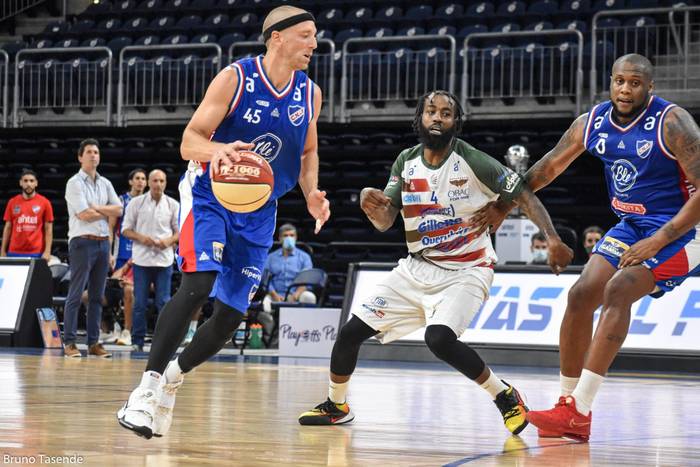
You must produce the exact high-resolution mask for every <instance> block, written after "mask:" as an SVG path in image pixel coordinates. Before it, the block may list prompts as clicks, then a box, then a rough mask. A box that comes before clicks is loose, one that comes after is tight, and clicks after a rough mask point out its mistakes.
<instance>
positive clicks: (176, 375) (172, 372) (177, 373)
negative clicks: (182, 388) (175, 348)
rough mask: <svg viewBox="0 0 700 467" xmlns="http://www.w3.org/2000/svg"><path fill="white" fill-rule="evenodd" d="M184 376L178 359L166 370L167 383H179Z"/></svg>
mask: <svg viewBox="0 0 700 467" xmlns="http://www.w3.org/2000/svg"><path fill="white" fill-rule="evenodd" d="M181 376H182V369H181V368H180V364H179V363H178V361H177V358H176V359H175V360H172V361H171V362H170V364H169V365H168V367H167V368H166V369H165V382H166V383H172V382H173V381H177V380H178V379H180V377H181Z"/></svg>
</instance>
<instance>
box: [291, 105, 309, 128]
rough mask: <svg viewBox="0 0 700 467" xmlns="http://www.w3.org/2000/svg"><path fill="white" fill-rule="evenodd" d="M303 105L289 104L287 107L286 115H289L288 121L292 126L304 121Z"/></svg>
mask: <svg viewBox="0 0 700 467" xmlns="http://www.w3.org/2000/svg"><path fill="white" fill-rule="evenodd" d="M304 113H305V112H304V107H302V106H301V105H290V106H289V107H287V115H288V116H289V121H290V122H291V123H292V125H294V126H299V125H301V122H303V121H304Z"/></svg>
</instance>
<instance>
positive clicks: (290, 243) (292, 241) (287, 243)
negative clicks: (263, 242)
mask: <svg viewBox="0 0 700 467" xmlns="http://www.w3.org/2000/svg"><path fill="white" fill-rule="evenodd" d="M296 243H297V239H296V238H294V237H284V238H283V239H282V248H284V249H285V250H293V249H294V245H296Z"/></svg>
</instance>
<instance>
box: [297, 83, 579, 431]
mask: <svg viewBox="0 0 700 467" xmlns="http://www.w3.org/2000/svg"><path fill="white" fill-rule="evenodd" d="M462 115H463V112H462V109H461V107H460V105H459V100H458V99H457V98H456V97H455V96H453V95H452V94H449V93H448V92H445V91H435V92H431V93H429V94H427V95H425V96H424V97H423V98H421V99H420V101H419V104H418V108H417V109H416V117H415V120H414V124H413V125H414V130H415V131H416V132H417V133H418V136H419V139H420V144H418V145H417V146H414V147H412V148H410V149H406V150H405V151H403V152H402V153H401V154H400V155H399V157H398V158H397V159H396V162H394V166H393V167H392V169H391V176H390V178H389V182H388V184H387V186H386V188H385V189H384V191H383V192H382V191H381V190H378V189H375V188H365V189H364V190H362V194H361V199H360V204H361V207H362V209H363V211H364V212H365V214H366V215H367V217H368V218H369V220H370V221H371V222H372V223H373V224H374V226H375V227H376V228H377V229H378V230H380V231H384V230H386V229H388V228H389V227H391V225H393V223H394V221H395V219H396V215H397V214H398V212H399V211H401V215H402V216H403V219H404V225H405V227H406V243H407V244H408V250H409V251H410V255H409V256H408V257H407V258H404V259H402V260H401V261H399V265H398V266H397V267H396V268H394V270H393V271H392V272H391V274H390V275H389V277H387V279H386V280H384V281H383V282H382V283H380V284H378V285H377V286H376V288H375V289H374V290H373V291H372V292H371V293H370V294H369V295H368V296H367V297H366V298H365V300H364V301H363V303H362V307H361V308H360V309H359V310H357V311H354V312H353V313H354V316H353V317H352V318H351V319H350V321H348V323H347V324H346V325H345V326H343V328H342V329H341V330H340V333H339V334H338V339H337V341H336V342H335V345H334V347H333V353H332V356H331V374H330V386H329V391H328V399H327V400H326V401H325V402H323V403H321V404H319V405H317V406H316V407H315V408H314V409H312V410H310V411H308V412H304V413H303V414H301V416H300V417H299V423H301V424H302V425H331V424H341V423H347V422H350V421H352V420H353V418H354V416H353V414H352V412H351V411H350V407H349V406H348V404H347V400H346V395H347V391H348V385H349V380H350V376H351V375H352V373H353V371H354V369H355V365H356V363H357V354H358V351H359V349H360V345H361V344H362V342H363V341H365V340H366V339H368V338H370V337H372V336H376V337H377V338H378V339H379V341H380V342H382V343H387V342H391V341H393V340H395V339H398V338H400V337H402V336H404V335H406V334H409V333H411V332H413V331H415V330H416V329H419V328H421V327H423V326H426V325H427V327H426V330H425V342H426V344H427V345H428V348H430V350H431V351H432V352H433V353H434V354H435V355H436V356H437V357H438V358H440V359H441V360H443V361H445V362H447V363H449V364H450V365H452V366H453V367H454V368H455V369H457V370H458V371H459V372H461V373H462V374H464V375H465V376H467V377H468V378H470V379H472V380H473V381H475V382H476V383H477V384H478V385H480V386H481V387H482V388H483V389H484V390H485V391H486V392H487V393H488V394H489V395H490V396H491V398H492V399H493V401H494V402H495V404H496V406H497V407H498V409H499V410H500V412H501V414H502V415H503V421H504V423H505V426H506V428H507V429H508V430H510V431H511V432H512V433H519V432H521V431H522V430H523V429H524V428H525V427H526V426H527V421H526V419H525V413H526V412H527V407H526V406H525V403H524V402H523V400H522V398H521V397H520V394H519V393H518V391H517V390H516V389H515V388H514V387H513V386H511V385H509V384H508V383H506V382H505V381H502V380H501V379H499V378H498V377H497V376H496V375H495V374H494V373H493V371H491V370H490V369H489V368H488V367H487V366H486V364H485V363H484V361H483V360H482V359H481V358H480V357H479V355H477V353H476V352H475V351H474V350H473V349H472V348H471V347H469V345H467V344H466V343H464V342H462V341H460V340H458V337H459V336H461V335H462V333H464V331H465V330H466V329H467V326H468V325H469V323H470V322H471V320H472V318H473V317H474V314H475V313H476V312H477V311H478V310H479V308H480V307H481V305H482V304H483V303H484V300H486V298H487V297H488V293H489V289H490V286H491V281H492V280H493V267H494V264H495V263H496V254H495V252H494V249H493V246H492V245H491V239H490V237H489V235H488V234H487V233H482V234H480V235H477V234H475V232H474V230H473V229H471V228H470V218H471V216H472V214H473V213H474V212H475V211H477V210H478V209H479V208H481V207H483V206H485V205H486V204H487V203H488V202H489V201H490V200H494V199H497V198H499V197H500V198H503V199H505V200H508V201H511V200H512V201H515V202H516V203H518V204H519V205H520V207H521V208H522V209H523V210H524V211H525V212H526V213H527V215H528V216H529V217H530V219H532V221H533V222H534V223H535V224H537V226H538V227H539V228H540V229H541V230H542V232H544V234H545V235H546V236H547V240H548V244H549V252H550V254H549V265H550V267H551V268H552V270H553V271H554V272H555V273H559V272H560V271H561V270H563V269H564V268H565V267H566V266H567V265H568V264H569V263H570V262H571V258H572V256H573V252H572V251H571V249H570V248H568V247H567V246H566V245H564V244H563V243H562V241H561V239H560V238H559V236H558V235H557V233H556V231H555V230H554V227H553V226H552V221H551V219H550V218H549V215H548V214H547V212H546V211H545V209H544V207H543V206H542V203H540V201H539V200H538V199H537V198H536V197H535V196H534V195H533V193H532V191H530V190H529V189H528V188H527V187H526V185H525V184H524V183H523V181H522V179H521V178H520V177H519V176H518V174H516V173H514V172H512V171H510V170H509V169H507V168H506V167H504V166H502V165H501V164H500V163H498V162H497V161H496V160H495V159H493V158H491V157H489V156H488V155H486V154H484V153H483V152H481V151H478V150H477V149H475V148H474V147H472V146H470V145H469V144H467V143H466V142H464V141H462V140H461V139H458V138H456V135H457V134H458V133H459V131H460V129H461V124H462Z"/></svg>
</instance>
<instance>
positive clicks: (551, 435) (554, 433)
mask: <svg viewBox="0 0 700 467" xmlns="http://www.w3.org/2000/svg"><path fill="white" fill-rule="evenodd" d="M565 403H566V397H564V396H559V400H558V401H557V403H556V404H554V407H558V406H560V405H563V404H565ZM537 435H538V436H539V437H540V438H561V437H562V436H564V433H561V432H559V431H547V430H543V429H542V428H538V429H537Z"/></svg>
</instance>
